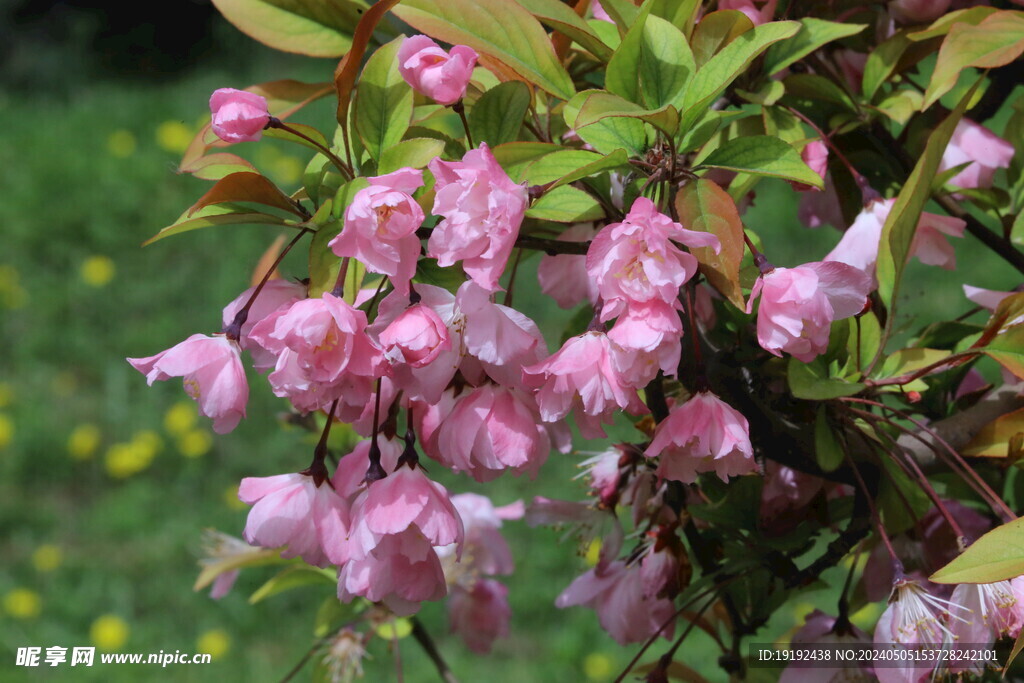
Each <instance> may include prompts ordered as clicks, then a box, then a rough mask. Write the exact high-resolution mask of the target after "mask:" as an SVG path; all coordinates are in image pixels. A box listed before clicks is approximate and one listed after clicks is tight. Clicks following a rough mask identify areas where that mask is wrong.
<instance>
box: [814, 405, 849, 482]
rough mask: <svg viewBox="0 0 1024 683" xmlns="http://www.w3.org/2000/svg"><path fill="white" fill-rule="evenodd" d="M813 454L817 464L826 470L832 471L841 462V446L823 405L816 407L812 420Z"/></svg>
mask: <svg viewBox="0 0 1024 683" xmlns="http://www.w3.org/2000/svg"><path fill="white" fill-rule="evenodd" d="M814 455H815V459H816V460H817V462H818V466H819V467H821V469H823V470H825V471H826V472H834V471H835V470H836V469H838V468H839V466H840V465H842V464H843V457H844V456H843V447H842V445H841V444H840V443H839V439H838V438H836V434H835V431H834V430H833V429H832V425H830V424H829V422H828V417H827V415H826V413H825V406H819V407H818V414H817V417H816V418H815V420H814Z"/></svg>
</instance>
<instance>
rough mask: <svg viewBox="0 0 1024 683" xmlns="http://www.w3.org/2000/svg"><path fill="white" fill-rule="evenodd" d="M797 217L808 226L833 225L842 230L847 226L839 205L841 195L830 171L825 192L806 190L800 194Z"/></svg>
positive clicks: (826, 179) (826, 178)
mask: <svg viewBox="0 0 1024 683" xmlns="http://www.w3.org/2000/svg"><path fill="white" fill-rule="evenodd" d="M797 218H799V219H800V222H801V223H803V224H804V225H806V226H807V227H808V228H820V227H821V226H823V225H831V226H833V227H835V228H838V229H840V230H841V229H842V228H844V227H846V221H845V220H844V219H843V211H842V207H841V206H840V205H839V195H838V194H836V185H835V183H833V182H832V175H831V174H830V173H826V174H825V190H824V191H823V192H804V193H802V194H801V195H800V206H799V207H798V209H797Z"/></svg>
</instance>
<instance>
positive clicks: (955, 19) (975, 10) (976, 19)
mask: <svg viewBox="0 0 1024 683" xmlns="http://www.w3.org/2000/svg"><path fill="white" fill-rule="evenodd" d="M998 11H999V10H997V9H996V8H995V7H972V8H970V9H961V10H957V11H955V12H949V13H948V14H944V15H943V16H941V17H939V18H938V19H936V20H935V22H934V23H933V24H932V25H931V26H929V27H928V28H926V29H924V30H923V31H915V32H914V33H911V34H910V35H909V36H908V37H909V38H910V39H911V40H913V41H914V42H921V41H922V40H928V39H929V38H939V37H941V36H944V35H946V34H947V33H949V30H950V29H951V28H953V25H954V24H970V25H971V26H977V25H978V24H980V23H981V22H982V20H984V19H986V18H988V17H989V16H990V15H992V14H995V13H996V12H998Z"/></svg>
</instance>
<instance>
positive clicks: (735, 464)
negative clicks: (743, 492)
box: [644, 391, 757, 484]
mask: <svg viewBox="0 0 1024 683" xmlns="http://www.w3.org/2000/svg"><path fill="white" fill-rule="evenodd" d="M644 455H646V456H647V457H649V458H654V457H657V458H658V476H660V477H663V478H665V479H673V480H675V481H681V482H683V483H684V484H692V483H693V482H695V481H696V480H697V475H698V474H700V473H701V472H715V473H716V474H718V476H719V477H720V478H721V479H722V481H727V480H728V478H729V477H730V476H737V475H742V474H748V473H750V472H756V471H757V463H756V462H755V461H754V449H753V447H752V446H751V444H750V434H749V426H748V425H747V419H746V418H745V417H743V415H742V414H740V412H739V411H737V410H736V409H735V408H733V407H732V406H730V405H729V404H727V403H725V402H724V401H722V399H720V398H718V397H717V396H715V395H714V394H712V393H711V392H710V391H701V392H698V393H697V394H695V395H694V396H693V397H692V398H690V400H688V401H687V402H686V403H684V404H682V405H680V406H675V407H673V408H672V409H671V410H670V412H669V415H668V417H667V418H665V419H664V420H662V421H661V423H660V424H659V425H658V427H657V429H656V430H655V432H654V438H653V439H652V440H651V445H650V446H648V448H647V450H646V451H645V452H644Z"/></svg>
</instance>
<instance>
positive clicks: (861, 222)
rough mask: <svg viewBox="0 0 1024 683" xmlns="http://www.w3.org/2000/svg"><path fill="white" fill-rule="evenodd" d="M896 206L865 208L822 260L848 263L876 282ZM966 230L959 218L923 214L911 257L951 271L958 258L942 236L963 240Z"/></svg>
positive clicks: (881, 204)
mask: <svg viewBox="0 0 1024 683" xmlns="http://www.w3.org/2000/svg"><path fill="white" fill-rule="evenodd" d="M895 203H896V200H895V199H885V200H877V201H873V202H871V203H870V204H868V205H867V206H865V207H864V210H863V211H861V212H860V214H859V215H858V216H857V218H856V220H855V221H854V222H853V225H851V226H850V228H849V230H847V231H846V232H845V233H844V234H843V238H842V239H841V240H839V244H837V245H836V247H835V249H833V250H832V251H831V252H829V254H828V256H826V257H825V258H824V259H823V260H825V261H838V262H839V263H846V264H848V265H851V266H853V267H854V268H860V269H861V270H863V271H864V272H865V273H867V274H868V275H870V276H871V277H872V278H874V276H875V263H876V262H877V261H878V247H879V243H880V242H881V240H882V227H883V226H884V225H885V221H886V219H887V218H888V217H889V212H890V211H891V210H892V207H893V205H894V204H895ZM966 226H967V224H966V223H964V221H962V220H960V219H959V218H953V217H952V216H939V215H937V214H933V213H922V214H921V220H920V221H919V222H918V224H917V232H916V233H915V234H914V241H913V242H912V243H911V245H910V253H911V255H912V256H916V257H917V258H918V259H919V260H920V261H921V262H922V263H924V264H927V265H934V266H940V267H942V268H946V269H947V270H952V269H953V268H955V267H956V254H955V253H954V252H953V247H952V245H950V244H949V243H948V242H947V241H946V239H945V237H943V235H947V236H950V237H961V236H963V234H964V228H965V227H966Z"/></svg>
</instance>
